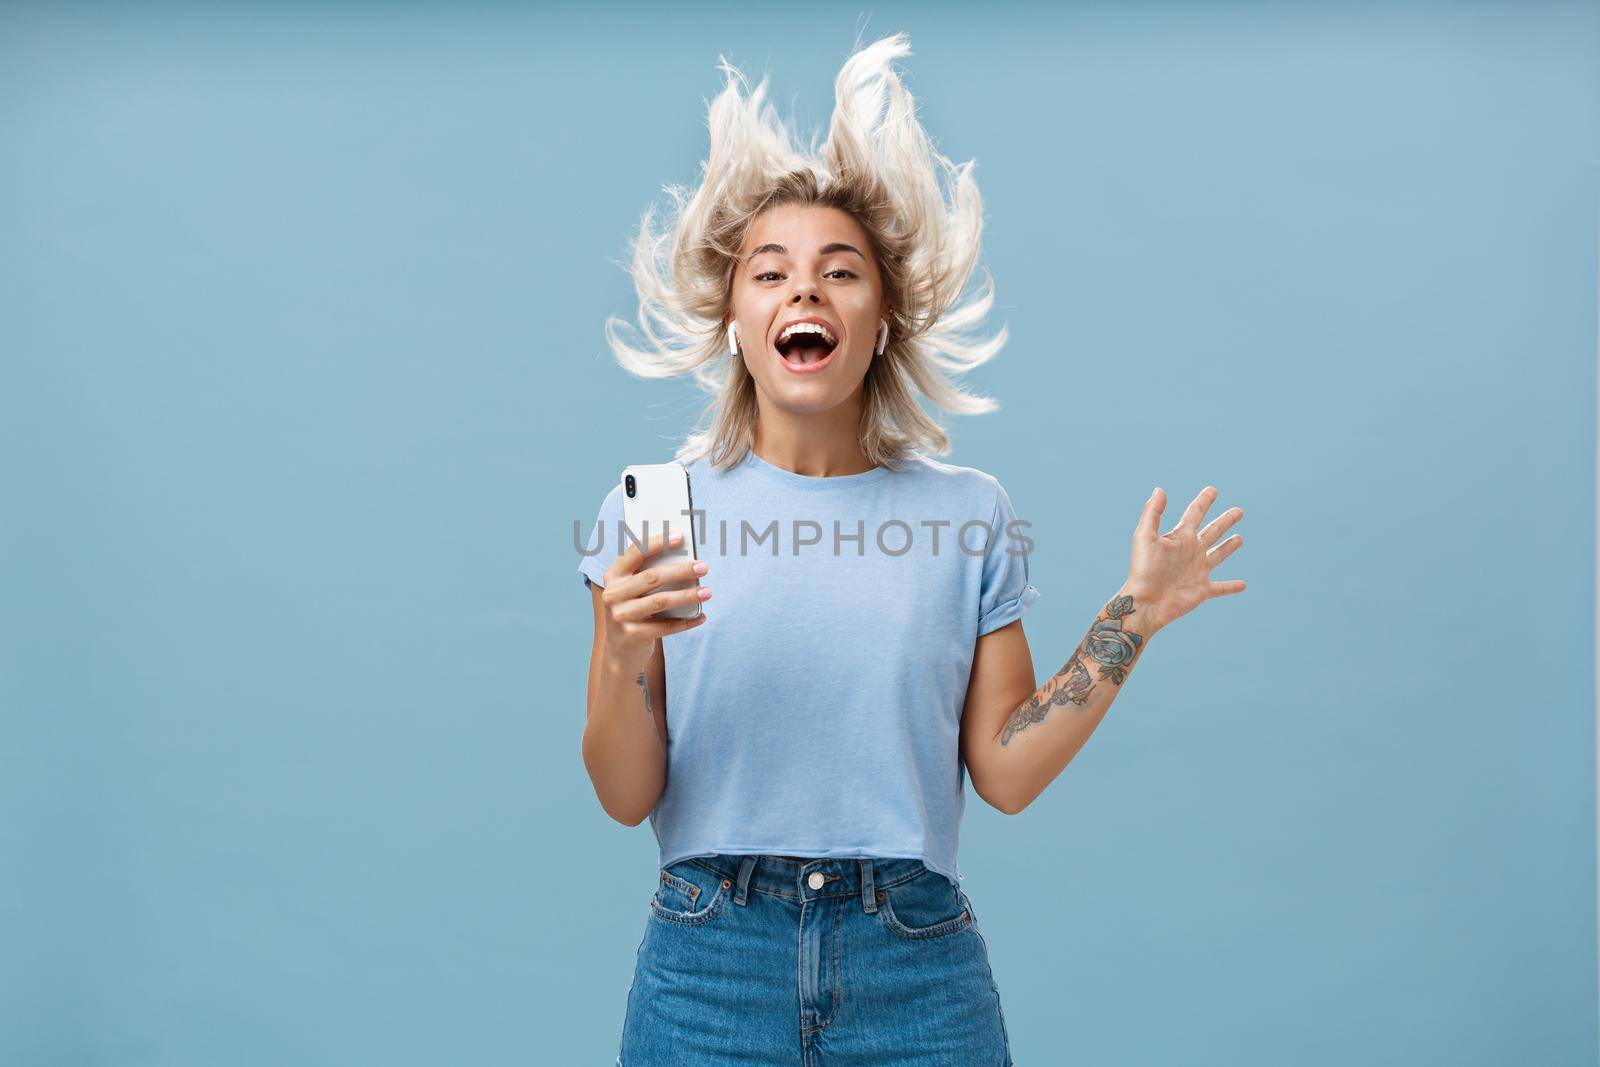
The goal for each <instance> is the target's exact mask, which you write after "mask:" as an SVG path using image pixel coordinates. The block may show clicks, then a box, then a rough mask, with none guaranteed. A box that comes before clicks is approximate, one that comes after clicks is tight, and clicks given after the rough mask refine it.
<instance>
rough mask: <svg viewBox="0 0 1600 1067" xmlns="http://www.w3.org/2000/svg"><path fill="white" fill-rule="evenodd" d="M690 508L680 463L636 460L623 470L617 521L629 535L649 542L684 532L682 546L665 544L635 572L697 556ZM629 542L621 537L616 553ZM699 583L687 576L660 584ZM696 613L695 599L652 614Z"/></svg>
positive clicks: (665, 586)
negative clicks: (665, 535) (619, 514)
mask: <svg viewBox="0 0 1600 1067" xmlns="http://www.w3.org/2000/svg"><path fill="white" fill-rule="evenodd" d="M693 508H694V496H693V494H692V493H691V492H690V487H689V471H688V470H687V469H686V468H685V467H684V466H683V465H682V464H681V463H640V464H635V465H633V466H629V467H624V468H622V521H623V523H624V524H626V526H627V527H628V535H629V536H631V537H633V538H637V539H638V540H639V542H640V544H643V545H648V544H649V543H650V539H651V538H652V537H657V536H659V535H661V534H663V533H665V534H667V535H668V536H670V535H672V534H675V533H681V534H683V544H681V545H679V546H678V547H677V548H673V547H672V546H671V545H668V546H667V547H666V548H664V549H662V550H661V551H660V552H658V553H656V554H655V555H653V556H647V557H645V561H644V565H643V566H641V567H640V568H639V573H641V574H642V573H644V572H645V571H648V570H654V569H655V568H657V567H671V566H675V565H677V564H681V563H682V562H683V561H684V560H692V559H698V558H699V557H698V556H697V555H695V543H694V521H693V516H692V510H693ZM632 545H633V541H631V540H629V539H628V537H627V536H625V537H624V538H623V540H622V543H621V544H620V545H618V546H617V551H618V552H621V551H623V550H625V549H627V548H630V547H632ZM699 584H700V579H698V578H694V577H691V579H690V580H688V581H684V580H682V579H679V580H675V581H671V582H663V583H661V586H660V588H661V589H662V590H672V589H690V588H694V587H697V586H698V585H699ZM699 614H700V602H699V601H695V602H694V603H691V604H679V605H677V606H676V607H671V608H667V609H666V610H664V611H658V612H656V613H655V614H654V615H652V616H651V618H654V619H692V618H694V617H695V616H697V615H699Z"/></svg>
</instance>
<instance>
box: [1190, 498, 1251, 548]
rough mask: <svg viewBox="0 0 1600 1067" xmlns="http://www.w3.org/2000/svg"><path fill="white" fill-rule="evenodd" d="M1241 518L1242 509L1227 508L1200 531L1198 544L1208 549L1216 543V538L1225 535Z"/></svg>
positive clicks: (1242, 516)
mask: <svg viewBox="0 0 1600 1067" xmlns="http://www.w3.org/2000/svg"><path fill="white" fill-rule="evenodd" d="M1242 518H1244V508H1229V509H1228V510H1227V511H1224V512H1223V513H1222V514H1221V515H1218V516H1217V517H1216V518H1214V519H1212V520H1211V521H1210V522H1208V523H1206V526H1205V529H1203V530H1201V531H1200V543H1201V544H1202V545H1205V546H1206V547H1208V548H1209V547H1210V546H1211V545H1213V544H1215V543H1216V541H1217V538H1219V537H1221V536H1222V535H1223V534H1225V533H1227V532H1228V530H1229V529H1231V528H1232V527H1233V524H1234V523H1236V522H1238V521H1239V520H1240V519H1242Z"/></svg>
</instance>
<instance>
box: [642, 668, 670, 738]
mask: <svg viewBox="0 0 1600 1067" xmlns="http://www.w3.org/2000/svg"><path fill="white" fill-rule="evenodd" d="M634 682H635V683H636V684H637V685H638V686H639V688H640V689H642V690H644V713H645V714H646V715H648V716H650V732H651V733H653V734H655V735H656V739H657V740H658V741H660V742H661V743H662V744H663V745H665V744H666V743H667V739H666V738H664V737H662V736H661V728H660V727H659V726H657V725H656V713H655V712H654V711H653V710H652V709H651V707H650V683H649V681H648V679H646V678H645V672H644V671H640V672H639V677H637V678H635V679H634Z"/></svg>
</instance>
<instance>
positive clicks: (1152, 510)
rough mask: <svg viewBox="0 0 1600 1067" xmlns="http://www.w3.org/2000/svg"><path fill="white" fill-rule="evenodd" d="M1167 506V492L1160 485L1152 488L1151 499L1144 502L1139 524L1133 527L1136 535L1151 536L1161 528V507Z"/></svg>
mask: <svg viewBox="0 0 1600 1067" xmlns="http://www.w3.org/2000/svg"><path fill="white" fill-rule="evenodd" d="M1166 506H1167V494H1166V493H1165V492H1163V491H1162V489H1161V487H1160V486H1159V485H1158V486H1156V487H1155V488H1154V489H1152V490H1150V499H1149V500H1146V501H1145V502H1144V510H1143V511H1141V512H1140V513H1139V525H1137V526H1135V527H1134V528H1133V533H1134V536H1135V537H1141V536H1142V537H1145V538H1147V539H1148V538H1151V537H1154V536H1156V531H1157V530H1159V529H1161V509H1162V508H1164V507H1166Z"/></svg>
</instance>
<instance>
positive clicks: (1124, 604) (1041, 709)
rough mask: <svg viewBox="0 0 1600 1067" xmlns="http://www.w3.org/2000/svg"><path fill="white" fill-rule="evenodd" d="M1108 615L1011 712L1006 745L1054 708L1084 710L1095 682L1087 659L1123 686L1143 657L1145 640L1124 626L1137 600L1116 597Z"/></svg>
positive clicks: (1002, 736)
mask: <svg viewBox="0 0 1600 1067" xmlns="http://www.w3.org/2000/svg"><path fill="white" fill-rule="evenodd" d="M1105 613H1106V615H1108V616H1109V618H1105V619H1099V620H1097V621H1096V622H1095V624H1094V625H1093V626H1091V627H1089V632H1088V633H1087V634H1085V635H1084V637H1083V641H1082V642H1080V643H1079V645H1078V647H1077V648H1076V649H1074V650H1073V653H1072V658H1070V659H1068V660H1067V662H1066V663H1064V664H1062V666H1061V669H1060V670H1059V671H1057V672H1056V673H1055V675H1054V676H1053V677H1051V679H1050V680H1049V681H1048V682H1046V683H1045V684H1044V686H1043V687H1042V688H1040V690H1039V691H1038V692H1037V693H1035V694H1033V696H1031V697H1029V698H1028V699H1027V700H1026V701H1024V702H1023V703H1022V704H1021V705H1020V706H1019V707H1018V708H1017V710H1015V711H1013V712H1012V713H1011V717H1010V718H1008V719H1007V720H1006V724H1005V726H1004V728H1002V729H1001V731H1000V743H1001V744H1002V745H1004V744H1009V743H1010V741H1011V739H1012V738H1013V737H1015V736H1016V735H1017V734H1019V733H1021V732H1022V731H1023V730H1026V729H1027V728H1028V727H1030V726H1032V725H1033V724H1034V723H1037V722H1043V721H1044V717H1045V716H1046V715H1048V714H1050V709H1051V708H1053V707H1056V706H1057V705H1061V704H1068V703H1071V704H1075V705H1077V706H1078V707H1080V708H1081V707H1083V705H1084V704H1086V703H1088V702H1089V694H1090V692H1092V691H1093V690H1094V687H1095V683H1094V681H1093V680H1092V679H1091V678H1090V677H1089V668H1088V666H1087V664H1086V663H1085V660H1086V659H1089V660H1093V661H1094V662H1095V663H1096V664H1097V665H1098V667H1099V672H1100V677H1102V678H1109V679H1110V680H1111V683H1112V684H1113V685H1118V686H1120V685H1121V684H1122V681H1123V679H1124V678H1126V677H1127V676H1128V671H1129V670H1130V669H1131V665H1132V663H1133V660H1134V658H1135V657H1137V656H1138V655H1139V646H1140V645H1142V644H1144V637H1142V636H1141V635H1139V634H1136V633H1134V632H1133V631H1132V630H1128V629H1124V628H1123V625H1122V619H1123V617H1124V616H1126V615H1132V614H1133V597H1131V596H1119V597H1115V598H1114V599H1112V600H1111V602H1110V603H1108V604H1107V605H1106V607H1105Z"/></svg>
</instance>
